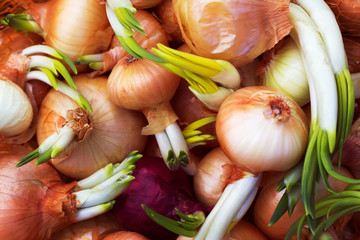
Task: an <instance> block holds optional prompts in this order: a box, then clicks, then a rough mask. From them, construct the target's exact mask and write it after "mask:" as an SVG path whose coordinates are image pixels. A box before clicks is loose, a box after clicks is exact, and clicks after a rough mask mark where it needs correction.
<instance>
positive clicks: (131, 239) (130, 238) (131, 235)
mask: <svg viewBox="0 0 360 240" xmlns="http://www.w3.org/2000/svg"><path fill="white" fill-rule="evenodd" d="M99 240H100V239H99ZM102 240H148V238H146V237H144V236H143V235H141V234H139V233H137V232H130V231H119V232H115V233H112V234H110V235H108V236H107V237H105V238H104V239H102Z"/></svg>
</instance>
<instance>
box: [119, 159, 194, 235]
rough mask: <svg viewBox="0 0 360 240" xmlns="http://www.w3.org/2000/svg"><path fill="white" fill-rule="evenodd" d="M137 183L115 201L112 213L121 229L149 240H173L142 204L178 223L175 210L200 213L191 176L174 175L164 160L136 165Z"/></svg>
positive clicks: (153, 160) (146, 161)
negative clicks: (141, 235)
mask: <svg viewBox="0 0 360 240" xmlns="http://www.w3.org/2000/svg"><path fill="white" fill-rule="evenodd" d="M133 176H134V177H135V180H134V181H133V182H132V183H131V184H130V186H129V187H128V188H127V189H126V190H125V192H123V193H122V194H121V196H120V197H119V198H118V199H116V203H115V205H114V208H113V210H112V211H113V213H114V214H115V216H116V218H117V219H118V221H119V223H120V225H121V226H123V227H124V228H125V229H127V230H130V231H136V232H138V233H141V234H143V235H144V236H146V237H148V238H150V239H154V240H155V239H164V240H165V239H171V237H174V236H175V235H174V233H172V232H170V231H168V230H166V229H165V228H163V227H161V226H160V225H158V224H157V223H155V222H153V221H152V220H151V219H150V218H149V217H148V215H146V213H145V211H143V209H142V207H141V204H145V205H146V206H147V207H149V208H151V209H153V210H154V211H156V212H158V213H160V214H162V215H164V216H166V217H168V218H172V219H177V218H176V217H177V214H176V212H175V208H177V209H178V210H180V212H182V213H184V214H188V213H192V212H195V211H198V210H201V208H200V205H199V204H198V203H196V202H195V201H194V200H193V198H192V187H191V182H190V179H189V178H188V176H187V175H186V174H185V173H184V172H183V171H182V170H181V169H179V170H177V171H171V170H169V169H168V168H167V167H166V166H165V165H164V163H163V161H162V159H161V158H154V157H151V158H150V157H143V158H142V159H140V160H139V161H138V162H137V163H136V169H135V170H134V173H133Z"/></svg>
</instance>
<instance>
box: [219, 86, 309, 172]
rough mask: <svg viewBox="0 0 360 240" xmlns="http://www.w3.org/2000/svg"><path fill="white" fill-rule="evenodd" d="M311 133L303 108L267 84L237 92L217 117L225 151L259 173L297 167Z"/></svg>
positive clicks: (220, 140)
mask: <svg viewBox="0 0 360 240" xmlns="http://www.w3.org/2000/svg"><path fill="white" fill-rule="evenodd" d="M308 132H309V126H308V124H307V119H306V116H305V113H304V112H303V110H302V109H301V107H300V106H299V105H298V104H297V103H296V102H295V101H294V100H292V99H291V98H289V97H288V96H287V95H285V94H284V93H282V92H280V91H278V90H275V89H272V88H269V87H265V86H250V87H244V88H241V89H239V90H237V91H236V92H234V93H233V94H232V95H230V96H229V97H228V98H227V99H226V100H225V101H224V102H223V104H222V105H221V107H220V109H219V112H218V115H217V120H216V135H217V137H218V141H219V143H220V146H221V148H222V149H223V151H224V152H225V154H226V155H227V156H228V157H229V158H230V159H231V161H232V162H233V163H234V164H235V165H236V166H239V167H241V168H243V169H245V170H248V171H251V172H255V173H256V172H264V171H285V170H288V169H290V168H291V167H293V166H295V165H296V164H297V163H298V162H299V161H300V160H301V159H302V157H303V154H304V153H305V150H306V147H307V139H308ZM265 149H266V151H265Z"/></svg>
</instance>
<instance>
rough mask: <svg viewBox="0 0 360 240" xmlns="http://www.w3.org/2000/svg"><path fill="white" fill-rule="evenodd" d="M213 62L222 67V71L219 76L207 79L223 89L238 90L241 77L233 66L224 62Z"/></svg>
mask: <svg viewBox="0 0 360 240" xmlns="http://www.w3.org/2000/svg"><path fill="white" fill-rule="evenodd" d="M215 61H216V62H217V63H219V64H220V65H221V66H222V67H223V70H222V71H221V72H220V73H219V74H217V75H215V76H212V77H209V78H210V79H211V80H213V81H214V82H216V83H218V84H220V85H221V86H223V87H226V88H229V89H232V90H237V89H239V88H240V84H241V76H240V74H239V72H238V70H237V69H236V68H235V67H234V65H232V64H231V63H230V62H228V61H224V60H215Z"/></svg>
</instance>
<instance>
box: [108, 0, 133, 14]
mask: <svg viewBox="0 0 360 240" xmlns="http://www.w3.org/2000/svg"><path fill="white" fill-rule="evenodd" d="M106 2H107V4H108V5H109V7H110V8H111V9H112V10H113V11H115V10H116V9H118V8H126V9H129V10H130V12H132V13H136V8H134V7H133V5H132V3H131V1H130V0H121V1H119V0H107V1H106Z"/></svg>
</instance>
